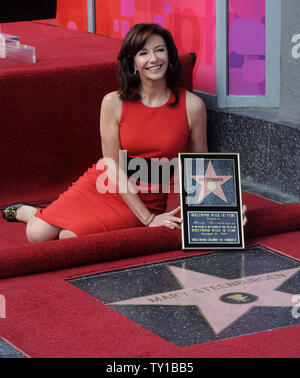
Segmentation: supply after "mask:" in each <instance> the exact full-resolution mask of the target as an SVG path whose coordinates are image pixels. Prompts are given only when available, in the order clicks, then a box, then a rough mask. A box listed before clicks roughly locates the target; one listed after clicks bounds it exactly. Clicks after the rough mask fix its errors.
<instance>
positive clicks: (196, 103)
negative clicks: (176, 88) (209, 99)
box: [186, 90, 206, 112]
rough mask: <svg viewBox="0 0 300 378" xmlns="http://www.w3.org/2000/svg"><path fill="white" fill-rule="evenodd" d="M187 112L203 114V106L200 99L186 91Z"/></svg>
mask: <svg viewBox="0 0 300 378" xmlns="http://www.w3.org/2000/svg"><path fill="white" fill-rule="evenodd" d="M186 104H187V110H188V111H191V112H205V111H206V108H205V104H204V101H203V100H202V98H201V97H199V96H197V95H195V94H194V93H192V92H190V91H188V90H187V91H186Z"/></svg>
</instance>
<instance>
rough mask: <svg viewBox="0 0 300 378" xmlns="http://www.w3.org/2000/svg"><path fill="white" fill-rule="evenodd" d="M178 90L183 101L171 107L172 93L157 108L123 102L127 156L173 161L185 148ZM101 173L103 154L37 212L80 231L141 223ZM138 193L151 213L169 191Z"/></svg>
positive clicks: (122, 135) (163, 204) (182, 108)
mask: <svg viewBox="0 0 300 378" xmlns="http://www.w3.org/2000/svg"><path fill="white" fill-rule="evenodd" d="M179 94H180V98H179V103H178V104H177V105H176V106H173V107H170V106H168V104H169V103H170V102H173V101H174V99H175V98H174V95H173V93H171V95H170V98H169V100H168V102H167V103H166V104H164V105H162V106H159V107H154V108H152V107H148V106H146V105H144V104H143V103H142V102H141V101H138V102H132V101H124V102H123V104H122V115H121V120H120V122H119V128H120V143H121V148H122V150H126V151H127V155H128V156H129V157H133V158H135V157H141V158H158V159H161V158H163V157H164V158H167V159H169V160H171V159H173V158H176V157H177V156H178V153H179V152H183V151H185V150H186V147H187V144H188V138H189V125H188V119H187V111H186V90H185V89H183V88H180V89H179ZM103 177H105V167H104V164H103V159H101V160H100V161H99V162H98V163H97V164H94V165H93V166H92V167H91V168H89V169H88V170H87V171H86V172H85V173H84V175H83V176H81V177H80V178H79V179H78V180H77V181H76V182H75V183H73V184H72V186H70V187H69V188H68V189H67V191H65V192H64V193H62V194H61V195H60V196H59V197H58V199H57V200H55V201H54V202H52V203H51V204H50V205H49V206H48V207H47V208H45V209H38V210H37V212H36V213H35V216H36V217H38V218H40V219H42V220H44V221H46V222H47V223H50V224H53V225H55V226H58V227H61V228H63V229H67V230H70V231H73V232H74V233H75V234H76V235H86V234H93V233H99V232H105V231H111V230H115V229H121V228H130V227H138V226H143V224H142V223H141V222H140V221H139V219H138V218H137V217H136V216H135V215H134V213H133V212H132V211H131V210H130V208H129V207H128V205H127V204H126V203H125V201H124V200H123V199H122V197H121V195H120V194H119V193H118V192H111V191H108V192H106V193H100V192H99V188H100V187H101V185H102V186H103V183H104V179H103ZM100 189H101V188H100ZM100 191H101V190H100ZM138 196H139V197H140V198H141V200H142V201H143V203H144V204H145V206H146V207H147V208H148V209H149V211H150V212H151V213H155V214H159V213H163V212H164V211H165V209H166V205H167V197H168V193H161V192H159V193H151V192H148V193H142V192H138Z"/></svg>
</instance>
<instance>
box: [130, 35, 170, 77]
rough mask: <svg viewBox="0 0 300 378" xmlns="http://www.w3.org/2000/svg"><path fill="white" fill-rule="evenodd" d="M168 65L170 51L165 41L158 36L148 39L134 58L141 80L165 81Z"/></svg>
mask: <svg viewBox="0 0 300 378" xmlns="http://www.w3.org/2000/svg"><path fill="white" fill-rule="evenodd" d="M168 64H169V59H168V50H167V47H166V44H165V41H164V39H163V38H162V37H161V36H159V35H156V34H152V35H151V36H150V37H149V38H147V40H146V43H145V45H144V46H143V48H142V49H141V50H140V51H138V53H137V54H136V55H135V57H134V68H135V70H137V71H138V72H139V75H140V79H141V80H144V79H146V80H147V79H148V80H161V79H164V77H165V73H166V71H167V69H168Z"/></svg>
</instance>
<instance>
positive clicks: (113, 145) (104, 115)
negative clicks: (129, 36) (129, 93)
mask: <svg viewBox="0 0 300 378" xmlns="http://www.w3.org/2000/svg"><path fill="white" fill-rule="evenodd" d="M121 114H122V101H121V100H120V98H119V94H118V92H111V93H109V94H107V95H106V96H104V98H103V100H102V104H101V113H100V135H101V143H102V153H103V157H104V161H105V165H106V171H107V175H108V177H109V179H110V180H111V181H112V182H113V184H114V185H115V186H116V188H117V190H118V191H119V188H120V186H121V185H122V191H121V192H120V191H119V193H120V195H121V197H122V198H123V200H124V201H125V202H126V203H127V205H128V206H129V208H130V209H131V211H132V212H133V213H134V214H135V215H136V217H137V218H138V219H139V220H140V221H141V222H142V223H143V224H146V221H147V219H149V217H150V215H151V213H150V212H149V210H148V209H147V207H146V206H145V205H144V204H143V202H142V201H141V199H140V198H139V196H138V195H137V194H136V193H135V192H134V188H133V187H132V186H130V181H129V180H128V177H127V175H126V174H125V172H124V171H123V170H122V169H119V164H120V162H119V151H120V150H121V144H120V136H119V121H120V118H121ZM112 161H113V163H114V167H113V168H114V169H111V168H112V167H111V165H110V162H112ZM121 166H122V165H121ZM123 188H128V190H127V191H126V193H123V191H124V190H123ZM130 189H132V190H130Z"/></svg>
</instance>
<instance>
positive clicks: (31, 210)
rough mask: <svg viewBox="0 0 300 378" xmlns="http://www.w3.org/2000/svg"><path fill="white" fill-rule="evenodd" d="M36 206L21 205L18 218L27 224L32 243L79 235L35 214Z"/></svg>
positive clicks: (28, 236)
mask: <svg viewBox="0 0 300 378" xmlns="http://www.w3.org/2000/svg"><path fill="white" fill-rule="evenodd" d="M35 212H36V208H35V207H33V206H27V205H24V206H21V207H20V208H19V209H18V210H17V214H16V218H17V219H18V220H19V221H21V222H24V223H27V226H26V236H27V239H28V241H30V242H31V243H40V242H43V241H49V240H54V239H57V238H59V239H66V238H70V237H75V236H77V235H76V234H74V232H72V231H69V230H63V229H62V228H60V227H57V226H54V225H52V224H49V223H47V222H45V221H43V220H42V219H40V218H37V217H35V216H34V214H35Z"/></svg>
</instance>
